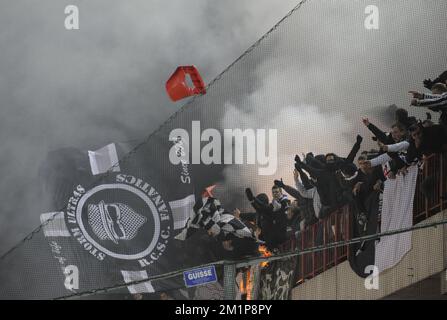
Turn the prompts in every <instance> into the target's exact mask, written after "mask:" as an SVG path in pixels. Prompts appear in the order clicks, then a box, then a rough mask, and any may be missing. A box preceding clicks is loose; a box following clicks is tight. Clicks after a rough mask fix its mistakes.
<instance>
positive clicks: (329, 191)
mask: <svg viewBox="0 0 447 320" xmlns="http://www.w3.org/2000/svg"><path fill="white" fill-rule="evenodd" d="M424 86H425V87H426V88H427V89H429V90H430V93H421V92H417V91H409V94H410V95H411V101H410V107H409V108H410V110H411V108H413V107H417V108H427V111H428V112H427V118H426V119H424V120H418V119H416V118H415V117H413V116H409V115H408V111H407V110H406V109H402V108H401V109H397V110H396V111H395V123H394V124H393V125H392V126H391V127H390V128H379V127H378V126H376V125H374V124H373V123H371V122H370V121H369V119H368V118H366V117H365V118H363V119H361V121H362V122H363V124H364V125H365V126H366V127H367V128H368V129H369V131H370V132H371V135H372V137H371V138H372V139H373V140H374V141H376V143H377V150H367V151H362V152H360V149H361V144H362V141H363V138H362V137H361V136H360V135H357V137H356V139H355V141H353V142H354V144H353V147H352V149H351V151H350V152H349V154H348V155H346V157H343V156H339V155H337V154H336V153H327V154H324V155H323V154H318V155H314V154H313V153H308V154H306V155H303V156H301V157H300V156H298V155H296V156H295V159H294V171H293V175H294V181H295V185H294V186H290V185H287V184H285V183H284V182H283V180H282V178H281V179H278V180H274V181H273V186H272V189H271V190H272V193H271V197H272V199H271V200H270V199H269V196H268V195H267V194H265V193H260V194H257V195H255V194H254V193H253V191H252V190H251V188H247V189H246V197H247V200H248V201H249V202H250V204H251V206H252V208H253V211H252V212H243V213H241V212H240V210H239V209H235V210H234V211H233V212H231V213H229V212H226V214H231V215H232V219H228V218H227V220H226V222H225V223H226V225H231V226H232V227H233V229H232V230H231V232H228V228H227V227H226V226H225V225H224V223H220V225H219V226H217V229H216V223H212V221H213V219H212V217H211V216H212V215H213V214H210V218H209V219H208V220H206V221H208V222H207V223H206V226H205V224H203V225H204V226H205V228H206V229H208V231H209V232H208V233H209V235H211V236H216V239H219V240H218V241H220V242H221V244H222V248H223V249H224V251H226V252H231V253H232V255H231V257H233V258H237V257H241V256H244V255H251V254H257V253H258V250H257V249H258V245H260V244H262V245H265V246H266V248H267V249H268V250H270V251H271V252H277V251H278V250H280V248H281V245H282V244H284V243H285V242H286V241H287V240H288V239H290V237H291V236H294V235H295V236H299V234H300V232H301V231H303V230H304V229H305V228H307V227H309V226H311V225H313V224H315V223H316V222H318V221H319V220H321V219H324V218H325V217H327V216H328V215H330V214H331V213H333V212H334V211H336V210H337V209H339V208H341V207H343V206H345V205H347V204H350V205H352V206H354V207H355V208H356V210H355V212H356V214H355V221H356V222H357V226H358V228H359V229H360V230H363V231H365V230H366V226H367V224H368V208H367V205H366V204H365V203H366V199H368V197H369V195H371V194H372V193H381V192H383V186H384V182H385V181H386V180H387V179H396V177H397V176H399V175H405V174H406V173H407V169H408V167H409V166H413V165H421V164H423V162H424V159H425V158H426V157H427V156H429V155H431V154H433V153H440V152H442V151H443V150H446V149H447V71H446V72H444V73H443V74H441V76H440V77H438V78H437V79H435V80H434V81H431V80H430V79H428V80H425V81H424ZM430 112H437V113H440V116H439V123H436V124H435V123H434V122H433V121H432V120H431V113H430ZM359 121H360V119H359ZM359 152H360V153H359ZM291 160H292V159H291ZM291 162H292V161H291ZM291 169H292V168H291ZM209 212H211V213H212V211H209ZM238 223H240V224H239V225H238ZM245 227H246V228H245ZM225 228H227V229H226V230H227V232H221V231H224V230H225ZM236 229H239V230H242V229H244V230H245V231H246V230H247V229H248V230H250V232H251V235H249V236H247V233H245V234H243V233H239V234H237V232H236V231H237V230H236ZM213 230H214V231H213ZM216 230H217V232H216ZM317 243H318V241H317Z"/></svg>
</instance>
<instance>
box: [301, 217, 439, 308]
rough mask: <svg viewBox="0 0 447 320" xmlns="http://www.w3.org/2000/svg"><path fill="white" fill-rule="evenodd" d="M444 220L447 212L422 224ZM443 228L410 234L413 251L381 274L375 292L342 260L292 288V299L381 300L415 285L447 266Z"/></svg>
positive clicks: (421, 230)
mask: <svg viewBox="0 0 447 320" xmlns="http://www.w3.org/2000/svg"><path fill="white" fill-rule="evenodd" d="M443 219H447V210H445V211H444V212H441V213H438V214H437V215H435V216H433V217H430V218H429V219H427V220H424V221H422V222H421V224H425V223H429V222H433V221H440V220H443ZM446 229H447V227H446V226H445V225H444V226H438V227H431V228H424V229H420V230H416V231H413V234H412V249H411V250H410V251H409V252H408V253H407V254H406V255H405V256H404V258H403V259H402V260H401V261H400V262H399V263H398V264H397V265H396V266H395V267H394V268H391V269H388V270H386V271H384V272H383V273H381V274H380V276H379V289H378V290H375V289H371V290H367V289H365V279H363V278H360V277H359V276H357V275H356V274H355V273H354V272H353V271H352V270H351V267H350V266H349V262H348V261H345V262H343V263H342V264H340V265H338V266H336V267H334V268H332V269H329V270H328V271H326V272H324V273H322V274H320V275H318V276H316V277H315V278H313V279H310V280H307V281H306V282H304V283H303V284H301V285H299V286H298V287H296V288H294V289H293V290H292V299H293V300H304V299H333V300H335V299H380V298H383V297H385V296H387V295H389V294H391V293H393V292H395V291H397V290H399V289H402V288H405V287H407V286H409V285H411V284H414V283H417V282H419V281H421V280H423V279H425V278H427V277H429V276H431V275H433V274H435V273H439V272H441V271H442V270H444V268H445V266H446V265H447V264H446V263H445V261H446V260H447V254H446V248H447V244H446V243H445V241H446V239H447V237H446V235H447V230H446Z"/></svg>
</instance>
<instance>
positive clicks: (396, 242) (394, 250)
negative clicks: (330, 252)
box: [375, 165, 418, 272]
mask: <svg viewBox="0 0 447 320" xmlns="http://www.w3.org/2000/svg"><path fill="white" fill-rule="evenodd" d="M417 175H418V167H417V166H416V165H413V166H411V167H409V168H408V173H407V174H406V175H405V176H402V175H398V176H397V177H396V179H394V180H390V179H388V180H386V181H385V187H384V190H383V205H382V221H381V232H387V231H392V230H397V229H402V228H409V227H411V226H412V225H413V199H414V193H415V190H416V182H417ZM410 249H411V232H405V233H399V234H396V235H392V236H386V237H382V238H380V242H379V243H378V244H377V245H376V254H375V265H376V266H377V268H378V269H379V271H380V272H383V271H384V270H386V269H388V268H392V267H394V266H395V265H396V264H397V263H399V261H400V260H401V259H402V258H403V257H404V255H405V254H406V253H407V252H408V251H409V250H410Z"/></svg>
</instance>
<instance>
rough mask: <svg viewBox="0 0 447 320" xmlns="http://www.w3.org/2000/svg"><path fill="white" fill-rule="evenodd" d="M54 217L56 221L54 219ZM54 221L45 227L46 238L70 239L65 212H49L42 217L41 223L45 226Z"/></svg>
mask: <svg viewBox="0 0 447 320" xmlns="http://www.w3.org/2000/svg"><path fill="white" fill-rule="evenodd" d="M53 217H54V219H53ZM50 219H52V220H51V221H50V222H48V224H46V225H44V226H43V234H44V235H45V237H69V236H70V232H68V229H67V225H66V224H65V219H64V212H62V211H61V212H48V213H42V214H41V215H40V223H41V224H43V223H45V222H47V221H48V220H50Z"/></svg>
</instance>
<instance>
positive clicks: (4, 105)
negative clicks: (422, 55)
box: [0, 0, 294, 252]
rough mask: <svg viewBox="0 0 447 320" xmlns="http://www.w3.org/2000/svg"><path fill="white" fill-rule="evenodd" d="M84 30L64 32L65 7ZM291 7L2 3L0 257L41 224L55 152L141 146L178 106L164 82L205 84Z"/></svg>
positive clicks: (102, 0)
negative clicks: (43, 185)
mask: <svg viewBox="0 0 447 320" xmlns="http://www.w3.org/2000/svg"><path fill="white" fill-rule="evenodd" d="M69 4H74V5H77V6H78V7H79V10H80V30H77V31H67V30H65V28H64V19H65V15H64V8H65V6H66V5H69ZM293 5H294V1H292V0H288V1H281V2H280V3H277V2H272V1H267V0H262V1H259V0H256V1H255V0H249V1H242V2H241V1H225V2H223V1H218V2H210V1H206V0H199V1H180V0H179V1H143V0H136V1H113V2H111V1H108V0H94V1H81V0H73V1H69V2H66V1H65V2H64V1H62V2H61V1H56V0H45V1H37V2H36V1H29V0H27V1H25V0H17V1H8V3H5V4H4V5H2V9H1V10H0V30H2V31H1V32H0V46H1V48H2V50H1V55H0V105H1V108H0V115H1V116H0V144H1V146H2V153H1V156H0V165H1V168H2V181H1V183H0V193H1V194H2V198H3V199H4V200H3V201H2V202H1V204H0V212H1V215H0V252H4V251H5V250H6V249H8V248H9V247H11V246H12V245H13V244H15V243H16V242H17V241H18V240H19V239H21V238H23V237H24V236H25V235H26V234H27V233H28V232H29V231H31V230H32V229H33V228H34V227H35V226H37V225H38V224H39V214H40V213H41V211H40V210H45V208H41V202H42V199H40V198H38V196H37V194H36V192H35V190H36V189H37V188H39V187H40V182H39V181H38V179H37V176H38V168H39V166H40V165H41V163H42V162H43V161H44V159H45V158H46V156H47V154H48V152H49V151H51V150H57V149H59V148H62V147H75V148H79V149H82V150H86V149H90V150H93V149H95V148H97V147H101V146H103V145H105V144H107V143H109V142H111V141H126V140H130V139H141V138H143V137H144V136H146V135H147V134H148V133H149V132H151V131H152V130H154V129H155V128H156V127H157V126H158V125H159V124H160V123H162V122H163V121H164V120H165V119H166V118H167V117H168V116H169V115H170V114H172V113H173V112H174V111H176V110H177V109H178V108H179V107H180V105H181V103H177V104H173V103H172V102H170V101H169V100H168V98H167V96H166V95H165V92H164V83H165V81H166V79H167V78H168V77H169V75H170V74H171V73H172V72H173V71H174V69H175V67H176V66H178V65H184V64H188V65H189V64H195V65H197V66H198V67H199V69H200V71H201V73H202V75H203V76H204V78H205V81H206V82H209V81H210V80H211V79H212V78H213V77H214V76H215V75H217V74H218V73H219V72H220V71H221V70H222V69H224V68H225V67H226V66H227V65H229V64H230V63H231V62H232V61H233V60H234V59H235V58H236V57H237V56H238V55H239V54H240V53H241V52H242V51H243V50H245V49H246V48H247V47H248V46H250V45H251V43H253V42H254V41H255V40H257V39H258V38H259V37H260V36H261V35H262V33H263V32H265V31H266V30H268V29H269V28H270V26H271V25H272V24H274V23H275V22H276V21H278V20H279V19H280V17H282V16H283V15H284V14H285V13H286V12H287V11H288V10H289V9H290V8H291V7H292V6H293Z"/></svg>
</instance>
